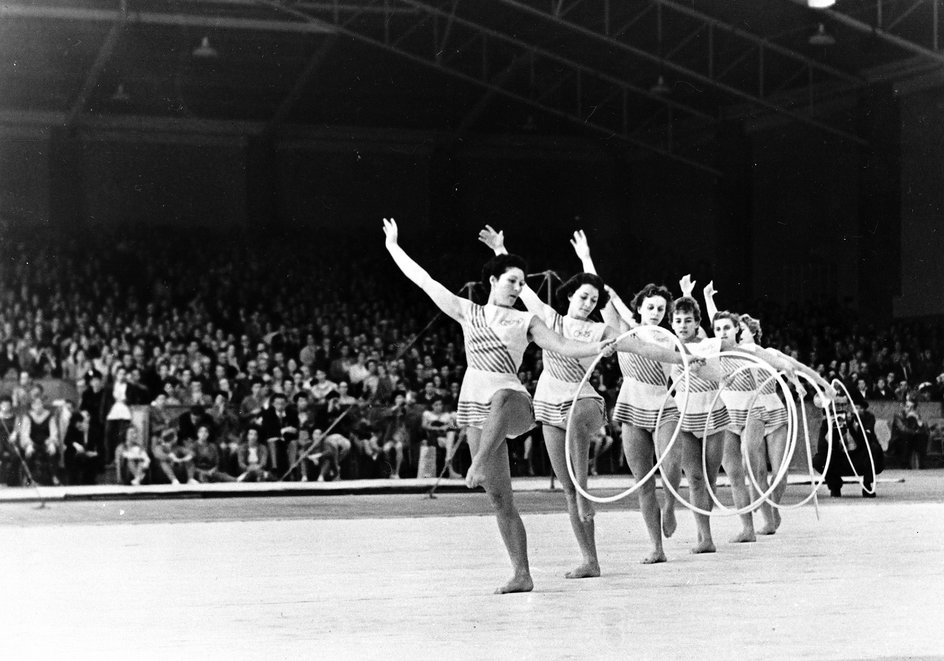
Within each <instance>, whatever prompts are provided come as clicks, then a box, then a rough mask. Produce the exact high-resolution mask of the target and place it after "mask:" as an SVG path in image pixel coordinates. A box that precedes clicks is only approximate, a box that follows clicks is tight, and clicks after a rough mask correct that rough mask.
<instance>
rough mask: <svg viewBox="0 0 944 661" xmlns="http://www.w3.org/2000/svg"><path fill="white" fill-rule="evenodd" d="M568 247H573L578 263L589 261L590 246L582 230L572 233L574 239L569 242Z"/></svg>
mask: <svg viewBox="0 0 944 661" xmlns="http://www.w3.org/2000/svg"><path fill="white" fill-rule="evenodd" d="M570 245H572V246H573V247H574V252H575V253H577V259H579V260H580V261H583V260H585V259H590V244H589V243H587V235H586V234H584V233H583V230H577V231H576V232H574V238H572V239H571V240H570Z"/></svg>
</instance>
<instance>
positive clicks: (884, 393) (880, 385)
mask: <svg viewBox="0 0 944 661" xmlns="http://www.w3.org/2000/svg"><path fill="white" fill-rule="evenodd" d="M869 399H876V400H884V401H890V400H893V399H895V391H894V390H892V389H891V388H889V387H888V382H887V381H886V380H885V379H884V377H879V378H878V379H877V380H876V381H875V387H874V388H872V391H871V392H870V393H869Z"/></svg>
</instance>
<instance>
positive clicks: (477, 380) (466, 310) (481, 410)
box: [456, 301, 534, 428]
mask: <svg viewBox="0 0 944 661" xmlns="http://www.w3.org/2000/svg"><path fill="white" fill-rule="evenodd" d="M462 312H463V317H464V321H463V323H462V334H463V338H464V341H465V355H466V360H467V361H468V368H467V369H466V372H465V376H464V377H463V379H462V388H461V389H460V391H459V405H458V409H457V415H456V422H457V424H458V425H459V426H460V427H478V428H481V427H482V425H483V424H484V422H485V419H486V418H487V417H488V412H489V407H490V405H491V401H492V397H493V396H494V395H495V393H496V392H498V391H499V390H517V391H518V392H523V393H524V394H526V395H527V394H528V391H527V390H526V389H525V387H524V386H523V385H522V384H521V382H520V381H519V380H518V368H519V367H520V366H521V359H522V358H523V356H524V350H525V349H526V348H527V347H528V342H529V339H528V328H529V326H530V325H531V319H532V317H534V315H533V314H531V313H529V312H521V311H519V310H515V309H514V308H505V307H501V306H498V305H492V304H486V305H477V304H475V303H472V302H471V301H462ZM529 399H530V395H529Z"/></svg>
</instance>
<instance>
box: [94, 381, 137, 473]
mask: <svg viewBox="0 0 944 661" xmlns="http://www.w3.org/2000/svg"><path fill="white" fill-rule="evenodd" d="M135 394H136V393H135V390H134V389H133V388H131V387H130V386H129V384H128V370H127V369H125V367H124V366H119V367H118V368H117V369H116V370H115V379H114V382H113V383H112V385H111V387H110V388H105V395H104V399H103V401H102V407H103V410H104V411H105V453H106V455H105V461H106V463H107V464H109V465H111V463H112V462H114V460H115V448H116V447H117V446H118V444H119V442H120V441H121V439H122V438H124V435H125V432H126V431H127V430H128V427H129V426H130V425H131V405H132V404H136V403H138V402H136V401H135V400H134V397H135Z"/></svg>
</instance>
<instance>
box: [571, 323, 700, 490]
mask: <svg viewBox="0 0 944 661" xmlns="http://www.w3.org/2000/svg"><path fill="white" fill-rule="evenodd" d="M643 329H645V330H656V331H658V332H660V333H662V334H664V335H666V336H667V337H669V338H670V339H671V340H672V341H673V342H675V345H676V348H678V350H679V353H680V354H681V357H682V365H683V367H684V374H685V380H686V384H685V385H686V389H685V400H684V402H682V403H681V405H680V406H679V407H678V408H679V421H678V423H677V424H676V425H675V432H674V433H673V434H672V437H671V438H670V439H669V443H668V445H666V447H665V450H664V451H663V453H662V456H660V457H659V458H658V460H657V461H656V463H655V465H654V466H653V467H652V468H651V469H650V470H649V472H648V473H646V474H645V475H644V476H643V477H642V478H639V479H637V480H636V484H634V485H633V486H631V487H630V488H628V489H626V490H625V491H623V492H621V493H618V494H616V495H613V496H605V497H604V496H594V495H593V494H591V493H589V492H588V491H587V490H586V489H584V488H583V487H582V486H581V485H580V483H579V481H578V480H577V475H576V473H575V472H574V467H573V462H572V461H571V453H570V447H571V444H570V437H571V429H572V426H573V425H572V424H571V423H572V422H573V417H574V409H575V408H576V407H577V400H578V399H579V398H580V397H579V396H580V392H581V391H582V390H583V387H584V384H586V383H587V381H588V380H589V379H590V375H591V374H593V370H594V369H596V366H597V364H598V363H599V362H600V360H601V359H602V358H603V354H602V353H600V354H598V355H597V357H596V358H594V359H593V362H592V363H590V366H589V367H588V368H587V371H586V373H585V374H584V375H583V379H581V380H580V383H579V384H577V389H576V390H575V391H574V398H573V400H572V401H571V404H570V410H569V411H568V412H567V426H566V428H565V430H564V463H566V464H567V472H568V474H569V475H570V479H571V481H572V482H573V484H574V489H576V490H577V493H579V494H580V495H581V496H583V497H584V498H586V499H587V500H589V501H591V502H594V503H615V502H616V501H617V500H622V499H623V498H625V497H626V496H629V495H630V494H632V493H634V492H635V491H636V490H637V489H640V488H641V487H642V486H643V485H644V484H645V483H646V482H647V481H648V480H650V479H652V476H653V475H655V472H656V471H657V470H661V467H662V462H663V461H664V460H665V458H666V457H667V456H668V454H669V452H670V451H671V450H672V446H673V445H674V444H675V439H677V438H678V435H679V432H680V431H681V430H682V421H683V420H684V419H685V410H686V409H687V408H688V390H689V386H690V385H691V365H690V364H689V360H688V354H687V353H686V352H685V347H684V345H683V344H682V342H681V341H680V340H679V339H678V338H677V337H675V335H673V334H672V333H670V332H669V331H667V330H665V329H664V328H661V327H659V326H637V327H636V328H632V329H630V330H628V331H626V332H625V333H623V334H622V335H620V336H619V337H617V338H616V342H619V341H621V340H623V339H624V338H626V337H630V336H636V335H637V334H638V333H639V332H640V331H641V330H643ZM667 399H668V393H666V399H665V400H663V401H662V406H661V407H660V408H659V414H658V415H657V416H656V429H658V427H659V422H660V421H661V420H662V413H663V412H664V411H665V404H666V401H667Z"/></svg>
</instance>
